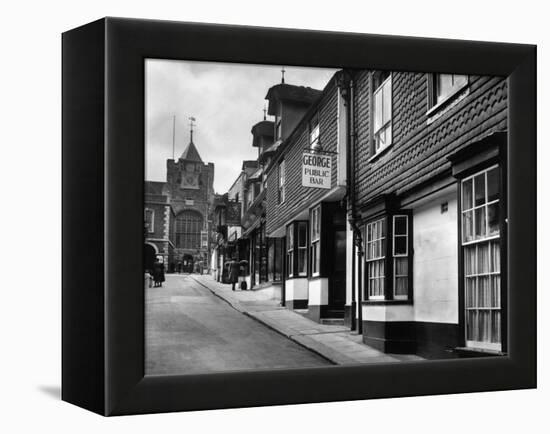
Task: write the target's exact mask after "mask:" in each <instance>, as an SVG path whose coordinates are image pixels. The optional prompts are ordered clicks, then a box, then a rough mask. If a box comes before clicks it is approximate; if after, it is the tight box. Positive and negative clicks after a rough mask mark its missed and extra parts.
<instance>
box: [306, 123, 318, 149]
mask: <svg viewBox="0 0 550 434" xmlns="http://www.w3.org/2000/svg"><path fill="white" fill-rule="evenodd" d="M320 140H321V139H320V129H319V120H317V121H315V123H314V124H313V128H311V129H310V132H309V148H310V149H311V150H314V148H315V145H317V144H320V143H321V142H320Z"/></svg>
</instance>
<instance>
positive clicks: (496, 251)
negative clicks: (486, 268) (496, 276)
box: [490, 241, 500, 273]
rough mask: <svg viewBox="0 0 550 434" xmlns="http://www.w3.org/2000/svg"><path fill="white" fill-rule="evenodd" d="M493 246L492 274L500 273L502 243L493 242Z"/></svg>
mask: <svg viewBox="0 0 550 434" xmlns="http://www.w3.org/2000/svg"><path fill="white" fill-rule="evenodd" d="M490 245H491V269H490V271H491V273H500V243H499V242H498V241H496V242H495V241H493V242H491V243H490Z"/></svg>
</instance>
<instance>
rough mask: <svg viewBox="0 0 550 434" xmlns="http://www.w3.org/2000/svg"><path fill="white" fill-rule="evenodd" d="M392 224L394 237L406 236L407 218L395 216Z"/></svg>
mask: <svg viewBox="0 0 550 434" xmlns="http://www.w3.org/2000/svg"><path fill="white" fill-rule="evenodd" d="M394 224H395V226H394V234H395V235H406V234H407V217H406V216H395V217H394Z"/></svg>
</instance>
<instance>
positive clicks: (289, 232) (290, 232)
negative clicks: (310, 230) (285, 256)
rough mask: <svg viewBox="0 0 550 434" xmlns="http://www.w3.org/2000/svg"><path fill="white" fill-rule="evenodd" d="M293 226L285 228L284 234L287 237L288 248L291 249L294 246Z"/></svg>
mask: <svg viewBox="0 0 550 434" xmlns="http://www.w3.org/2000/svg"><path fill="white" fill-rule="evenodd" d="M293 229H294V227H293V226H289V227H288V228H287V230H286V235H287V238H288V250H291V249H293V248H294V230H293Z"/></svg>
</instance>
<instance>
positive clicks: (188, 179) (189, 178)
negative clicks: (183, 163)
mask: <svg viewBox="0 0 550 434" xmlns="http://www.w3.org/2000/svg"><path fill="white" fill-rule="evenodd" d="M181 188H192V189H195V190H198V188H199V174H198V173H186V172H184V173H183V174H182V177H181Z"/></svg>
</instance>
